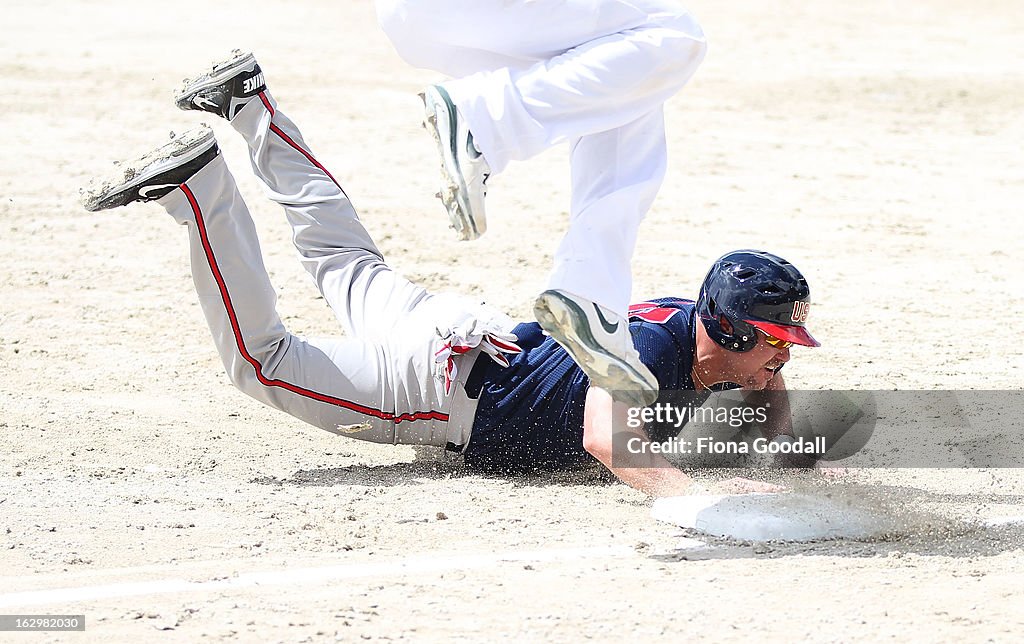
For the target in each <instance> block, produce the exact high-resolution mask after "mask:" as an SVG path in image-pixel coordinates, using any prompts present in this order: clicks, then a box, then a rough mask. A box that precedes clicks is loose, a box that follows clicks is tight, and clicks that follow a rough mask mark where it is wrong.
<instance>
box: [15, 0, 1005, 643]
mask: <svg viewBox="0 0 1024 644" xmlns="http://www.w3.org/2000/svg"><path fill="white" fill-rule="evenodd" d="M690 7H691V8H692V10H693V11H694V12H695V13H696V14H697V15H698V16H699V17H700V19H701V21H702V24H704V26H705V28H706V31H707V32H708V34H709V37H710V42H711V49H710V52H709V55H708V58H707V61H706V63H705V65H704V67H703V68H702V69H701V70H700V71H699V73H698V75H697V77H696V78H695V79H694V81H693V82H692V84H691V85H690V86H689V87H688V88H687V89H686V90H684V92H683V93H682V94H681V95H680V96H678V97H676V98H675V99H673V100H672V101H671V102H670V103H669V104H668V106H667V120H668V127H669V137H670V140H669V146H670V154H671V161H670V169H669V179H668V181H667V182H666V185H665V187H664V189H663V190H662V192H661V195H660V197H659V199H658V201H657V203H656V204H655V207H654V209H653V211H652V212H651V214H650V216H649V220H648V222H647V224H646V226H645V228H644V229H643V231H642V234H641V239H640V242H639V248H638V252H637V255H636V261H635V274H636V276H637V280H636V286H635V289H634V296H635V298H636V299H640V298H645V297H650V296H657V295H669V294H672V295H683V296H685V295H691V296H692V295H695V294H696V290H697V287H698V284H699V281H700V279H701V277H702V276H703V273H704V271H705V270H706V267H707V265H708V264H709V262H710V261H711V260H712V259H714V258H715V257H717V256H718V255H720V254H721V253H723V252H725V251H727V250H731V249H733V248H740V247H748V246H755V247H756V246H761V247H767V248H769V249H771V250H773V251H775V252H777V253H779V254H781V255H783V256H785V257H787V258H789V259H791V260H792V261H794V262H795V263H797V265H799V266H800V267H801V268H802V269H803V270H804V272H805V273H806V274H807V275H808V276H809V278H810V280H811V282H812V286H813V289H814V296H815V302H816V304H815V310H814V319H813V328H814V332H815V334H816V335H817V336H818V337H819V338H820V339H821V340H822V341H823V342H824V345H825V346H824V347H823V348H821V349H819V350H814V351H809V350H808V351H801V352H799V353H798V355H797V356H796V357H795V359H794V361H793V363H792V364H791V365H790V366H789V367H788V368H787V379H788V380H789V382H790V385H791V386H792V387H800V388H809V389H823V388H832V387H834V388H851V389H958V388H979V389H984V388H993V389H1020V388H1021V385H1022V375H1024V374H1022V369H1024V352H1022V348H1021V345H1022V343H1021V340H1022V339H1024V338H1022V334H1021V330H1020V320H1021V319H1022V314H1024V295H1022V291H1021V289H1020V287H1019V279H1018V278H1017V275H1018V274H1019V273H1020V272H1021V271H1022V270H1024V264H1022V262H1021V256H1022V252H1021V251H1022V250H1024V249H1022V239H1024V234H1022V233H1024V224H1022V223H1021V217H1020V214H1021V212H1020V209H1021V204H1022V203H1024V179H1022V176H1021V168H1022V167H1024V152H1022V148H1021V145H1020V142H1021V140H1024V72H1022V70H1021V67H1020V61H1021V60H1024V40H1022V39H1021V38H1020V33H1021V31H1022V30H1024V13H1021V12H1020V10H1019V9H1020V8H1019V6H1018V5H1017V3H1015V2H1009V1H1007V0H972V1H971V2H967V1H966V0H928V1H926V2H915V3H892V2H889V1H888V0H866V1H865V2H857V3H849V2H839V1H837V0H824V1H821V2H814V3H805V2H795V1H790V0H784V1H783V0H780V1H774V0H773V1H768V2H760V3H753V2H743V3H718V2H711V1H710V0H694V1H693V2H691V3H690ZM3 22H4V24H3V27H2V28H0V29H2V35H3V38H0V78H2V80H3V85H4V91H3V93H2V94H0V113H2V115H3V116H2V117H0V118H2V123H3V140H4V141H3V146H2V148H0V230H2V231H3V233H2V235H0V256H2V257H3V263H2V267H0V302H2V304H0V373H2V374H3V376H2V377H0V436H2V437H3V443H4V449H3V450H0V613H5V614H10V613H78V614H85V615H86V619H87V625H88V626H87V630H86V632H85V633H77V634H64V635H60V634H56V633H50V634H48V635H40V636H37V637H34V638H32V640H33V641H39V640H47V641H50V640H52V641H57V640H62V641H82V640H89V641H92V640H100V639H103V640H108V641H109V640H119V641H129V640H130V641H139V640H140V639H141V638H146V639H147V640H149V641H152V640H155V639H159V640H161V641H162V640H167V641H194V640H196V639H199V638H208V639H212V640H228V639H236V638H237V639H242V640H250V641H256V640H261V641H323V640H333V639H335V638H338V639H341V640H360V639H375V638H380V639H442V638H450V637H452V636H455V635H462V636H467V637H470V638H472V639H476V640H482V639H485V638H486V639H503V640H517V641H518V640H522V639H524V638H526V639H530V640H535V641H536V640H552V641H570V640H578V639H584V638H590V639H597V640H622V639H636V640H647V639H650V640H669V639H672V640H676V639H678V638H680V637H685V638H687V639H692V640H716V641H749V640H750V639H751V638H756V639H778V640H792V639H794V638H801V639H803V638H807V639H813V640H821V641H853V640H865V639H866V640H878V639H887V638H889V637H895V638H897V639H899V640H907V639H929V640H953V639H957V640H973V641H981V640H988V639H994V640H1012V639H1016V637H1017V636H1019V634H1020V632H1021V630H1022V629H1024V615H1022V613H1021V612H1020V599H1021V591H1020V587H1021V586H1020V579H1021V574H1022V573H1024V551H1022V550H1021V547H1022V544H1024V532H1022V530H1021V529H1020V527H1019V526H1017V527H1014V526H1008V527H1004V528H999V529H996V528H990V529H980V528H972V527H969V526H967V524H965V523H964V521H968V520H978V519H986V518H991V517H997V516H1004V517H1007V516H1018V515H1020V514H1024V512H1021V510H1022V508H1021V506H1022V505H1024V476H1022V475H1021V474H1020V473H1018V472H1017V471H1014V470H995V471H981V472H977V471H970V472H968V471H957V470H901V471H877V470H873V471H861V472H857V473H852V474H851V475H850V476H848V477H847V478H846V479H842V480H840V481H838V482H831V483H830V482H827V481H821V480H818V479H815V478H813V477H812V478H808V477H806V476H802V477H801V476H797V475H789V476H787V477H786V478H785V480H786V481H787V482H788V483H790V484H792V485H796V486H806V487H809V488H810V489H811V490H816V491H817V492H818V493H821V494H841V495H845V496H847V497H863V498H870V499H873V501H872V502H873V503H875V504H876V506H877V507H878V508H882V509H884V510H885V511H888V512H894V513H903V514H906V513H907V512H908V511H910V510H912V511H913V512H914V515H913V520H912V521H909V522H908V527H907V529H906V530H904V531H902V532H901V533H900V534H897V535H894V536H893V537H892V538H890V539H886V540H878V541H874V542H827V543H815V544H803V545H792V544H791V545H784V544H769V545H763V546H755V545H752V544H744V543H735V542H727V541H721V540H710V541H708V544H709V545H708V546H707V547H704V548H700V549H692V548H690V549H687V548H684V546H686V545H687V544H688V543H691V542H688V541H685V539H686V538H687V537H692V536H694V535H692V534H684V533H683V532H682V531H681V530H680V529H677V528H674V527H672V526H668V525H664V524H660V523H656V522H654V521H653V520H652V519H650V517H649V515H648V513H649V506H650V500H649V499H647V498H645V497H644V496H643V495H641V494H639V493H636V492H633V491H632V490H630V489H628V488H626V487H624V486H622V485H620V484H614V483H609V482H608V481H607V480H605V479H604V478H603V477H602V476H601V475H600V474H599V473H598V472H596V471H595V472H593V473H588V474H584V475H581V476H575V477H566V476H552V477H534V478H529V479H520V480H507V479H500V478H486V477H481V476H477V475H472V474H470V473H467V472H464V471H463V470H462V468H461V467H460V465H459V463H457V462H452V461H449V460H445V459H443V458H437V457H436V456H435V455H429V454H428V455H422V456H421V458H419V459H416V457H415V455H414V453H413V451H412V450H411V449H410V448H390V447H386V446H374V445H366V444H360V443H356V442H350V441H346V440H344V439H341V438H338V437H335V436H333V435H331V434H328V433H326V432H321V431H319V430H316V429H313V428H310V427H307V426H304V425H302V424H301V423H299V422H298V421H294V420H292V419H290V418H288V417H286V416H284V415H282V414H280V413H277V412H274V411H272V410H270V409H267V408H263V407H261V406H259V405H258V404H257V403H254V402H253V401H251V400H249V399H247V398H245V397H244V396H243V395H242V394H240V393H238V392H237V391H235V390H234V389H233V388H232V387H231V386H230V385H229V384H228V383H227V381H226V378H225V376H224V374H223V373H222V370H221V367H220V363H219V360H218V358H217V356H216V355H215V353H214V350H213V345H212V343H211V341H210V338H209V332H208V330H207V329H206V328H205V325H204V322H203V319H202V316H201V313H200V311H199V307H198V306H197V303H196V301H195V297H194V294H193V293H192V291H191V289H192V287H191V281H190V277H189V268H188V263H187V255H186V243H185V237H184V231H183V230H182V229H180V228H179V227H177V226H175V225H174V224H173V223H172V222H171V220H170V219H169V218H168V217H166V216H165V215H164V214H163V213H162V212H161V211H160V209H159V208H157V207H154V206H146V205H139V206H133V207H131V208H127V209H121V210H118V211H112V212H105V213H100V214H97V215H89V214H87V213H85V212H84V211H82V210H81V208H80V207H79V206H78V204H77V191H78V188H79V187H80V186H81V185H84V184H85V183H86V182H87V180H88V179H89V178H90V177H92V176H95V175H97V174H104V173H106V172H107V171H109V170H110V169H111V167H112V166H111V165H110V162H111V161H112V160H114V159H119V158H127V157H131V156H135V155H137V154H139V153H141V152H144V151H146V150H148V149H150V148H151V147H154V146H155V145H156V144H158V143H160V142H161V141H163V140H164V139H165V138H166V136H167V133H168V131H171V130H177V131H182V130H183V129H185V128H187V127H190V126H192V125H194V124H195V123H196V121H197V120H199V119H198V118H197V117H196V115H195V114H186V113H183V112H179V111H178V110H176V109H175V108H174V107H173V106H172V105H171V104H170V101H169V96H170V94H171V91H172V90H173V89H174V88H175V87H176V84H177V82H178V81H179V80H180V79H181V78H183V77H184V76H187V75H190V74H192V73H194V72H195V71H197V70H199V69H201V68H202V67H203V66H204V65H205V64H206V63H207V62H209V61H211V60H214V59H217V58H219V57H221V56H223V55H224V54H225V53H226V52H227V51H229V50H230V49H231V48H233V47H242V48H252V49H253V50H254V51H256V52H257V54H258V56H259V58H260V60H261V62H262V63H263V66H264V69H265V71H266V74H267V79H268V82H269V83H270V84H271V86H272V88H273V90H274V92H275V95H276V96H277V98H278V99H279V101H280V102H281V105H282V107H283V108H284V109H286V110H287V111H288V113H289V114H290V116H292V117H293V118H294V119H295V120H296V121H297V122H298V123H299V124H300V126H301V127H302V128H303V130H304V133H305V134H306V137H307V140H308V141H309V143H310V144H311V146H313V148H314V150H316V151H317V153H318V156H319V157H320V158H321V159H322V160H323V161H324V162H325V163H326V165H327V166H328V167H329V168H331V169H332V171H333V173H334V174H335V176H337V177H339V179H341V180H342V181H343V182H344V185H345V186H346V189H347V192H348V193H349V194H350V195H352V196H353V199H354V201H355V203H356V205H357V207H358V208H359V210H360V212H361V214H362V217H363V219H364V221H365V222H366V225H367V227H368V228H369V229H370V231H371V233H373V234H374V235H375V237H376V238H377V239H378V241H379V242H380V246H381V247H382V249H383V250H384V251H385V253H386V254H387V256H388V257H389V259H390V260H391V262H392V263H393V264H394V265H395V266H396V267H398V268H399V269H400V270H402V271H403V272H405V273H406V274H407V275H409V276H410V277H412V278H415V279H417V280H420V281H422V282H423V283H424V284H426V285H428V286H430V287H432V288H436V289H444V290H456V291H464V292H474V293H479V294H482V295H483V296H484V297H485V298H486V299H488V300H489V301H491V302H492V303H494V304H497V305H499V306H501V307H504V308H505V309H507V310H508V311H509V312H510V313H512V314H513V315H514V316H516V317H520V318H525V317H526V316H527V314H528V311H529V304H530V301H531V298H532V295H533V294H534V293H535V291H537V290H538V289H539V288H540V287H541V286H542V285H543V283H544V275H545V272H546V268H547V266H548V265H549V262H550V257H551V252H552V250H553V248H554V239H555V238H556V237H557V235H558V234H559V231H561V230H562V229H564V226H565V223H566V210H567V204H568V192H567V164H566V154H565V150H564V149H556V150H553V151H551V152H549V153H547V154H545V155H543V156H542V157H540V158H538V159H536V160H534V161H532V162H530V163H527V164H519V165H516V166H514V167H512V168H511V169H510V170H509V171H508V172H507V173H505V174H503V175H502V176H501V177H498V178H495V180H494V181H493V187H492V191H491V195H490V196H489V210H490V213H491V220H490V224H491V230H490V232H489V233H488V235H487V236H486V237H485V238H484V239H483V240H481V241H480V242H478V243H474V244H472V245H464V244H463V245H460V244H459V243H457V242H455V241H453V236H452V235H451V234H450V232H449V231H448V230H447V229H446V227H445V224H444V216H443V214H442V212H441V211H440V206H439V204H437V202H436V201H434V200H433V199H432V197H431V195H432V194H433V192H434V190H435V187H434V185H433V184H434V178H435V166H434V163H435V161H434V151H433V149H432V143H431V141H430V140H429V138H428V137H426V136H425V135H424V134H423V133H422V132H421V131H420V129H419V127H418V121H417V118H418V113H419V111H418V102H417V100H416V98H415V93H416V91H417V90H418V89H419V88H420V86H422V85H423V84H425V83H428V82H431V81H433V80H435V79H436V77H435V76H434V75H432V74H430V73H426V72H421V71H417V70H414V69H410V68H408V67H407V66H405V65H404V64H403V63H402V62H401V61H400V60H399V59H398V58H397V56H396V55H395V54H394V53H393V52H392V50H391V49H390V46H389V45H388V43H387V42H386V40H385V38H384V36H383V34H381V33H380V31H379V30H378V29H377V27H376V24H375V21H374V17H373V11H372V3H370V2H359V3H356V2H352V1H348V2H323V1H320V0H313V1H310V2H303V3H298V4H297V6H288V5H287V4H284V3H270V2H265V1H264V0H247V1H246V2H238V1H237V0H224V1H222V2H218V3H213V4H209V3H200V2H197V1H196V0H183V1H182V2H178V3H174V7H173V9H172V8H171V7H170V5H164V4H154V5H152V7H150V6H149V5H146V6H145V7H143V5H141V4H139V3H130V2H125V1H123V0H110V1H108V2H103V3H71V2H57V1H54V0H33V1H32V2H27V1H24V0H13V1H12V2H8V3H6V5H5V11H4V20H3ZM207 120H208V121H210V122H211V123H212V124H213V125H214V127H215V128H216V129H217V132H218V133H219V134H220V135H221V140H222V147H223V149H224V150H225V155H226V157H227V159H228V162H229V164H230V165H231V166H232V167H234V168H235V172H236V174H237V176H238V177H239V181H240V185H241V188H242V190H243V192H244V193H245V194H247V195H250V197H251V198H250V205H251V207H252V209H253V212H254V217H255V219H256V222H257V226H258V228H259V232H260V235H261V239H262V241H263V244H264V250H265V254H266V258H267V264H268V268H269V270H270V272H271V275H272V279H273V282H274V284H275V286H276V287H277V288H278V290H279V294H280V307H281V311H282V315H283V317H284V318H285V321H286V323H287V324H288V325H289V326H290V327H291V328H292V330H294V331H296V332H299V333H303V334H309V335H314V334H332V333H335V328H334V325H333V320H332V318H331V316H330V314H329V312H328V311H327V310H326V308H325V306H324V303H323V301H322V300H321V299H319V298H318V297H317V295H316V293H315V291H314V289H313V288H312V286H311V284H310V282H309V280H308V278H307V277H306V275H305V274H304V273H303V272H302V270H301V268H300V267H299V265H298V262H296V261H295V259H294V251H293V249H292V248H291V246H290V242H289V239H288V233H287V226H286V224H285V222H284V220H283V217H281V216H280V213H279V212H277V208H276V206H275V205H273V204H271V203H269V202H266V201H264V200H263V199H261V198H260V197H259V192H258V188H257V187H256V185H255V182H254V181H253V180H252V179H251V177H249V175H248V172H247V170H246V168H247V164H246V161H245V157H244V152H243V149H242V147H241V145H240V141H238V140H236V138H237V137H233V136H231V132H230V130H229V128H228V127H227V125H226V124H224V123H223V122H216V123H214V122H213V118H212V117H210V118H209V119H207ZM714 476H715V474H714V473H711V474H708V475H707V477H711V478H713V477H714ZM60 589H69V590H67V592H58V591H59V590H60ZM30 591H50V592H42V593H41V594H26V593H29V592H30ZM0 639H4V638H3V636H0ZM28 639H29V638H28V637H24V638H20V639H18V640H17V641H23V640H26V641H27V640H28Z"/></svg>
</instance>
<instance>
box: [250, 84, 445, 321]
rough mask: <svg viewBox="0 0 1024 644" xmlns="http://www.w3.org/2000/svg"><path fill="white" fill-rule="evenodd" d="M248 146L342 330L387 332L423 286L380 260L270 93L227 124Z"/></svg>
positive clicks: (340, 193) (418, 300)
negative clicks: (413, 282) (280, 206)
mask: <svg viewBox="0 0 1024 644" xmlns="http://www.w3.org/2000/svg"><path fill="white" fill-rule="evenodd" d="M231 125H232V126H233V127H234V128H235V130H237V131H238V132H239V133H240V134H241V135H242V136H243V138H245V140H246V143H247V144H248V146H249V154H250V160H251V162H252V168H253V171H254V173H255V174H256V177H257V178H258V179H259V180H260V182H261V183H262V185H263V189H264V192H265V193H266V194H267V196H268V197H269V198H270V199H272V200H273V201H276V202H277V203H279V204H281V205H282V206H283V207H284V211H285V215H286V216H287V218H288V222H289V223H290V224H291V226H292V239H293V241H294V243H295V247H296V249H297V250H298V251H299V255H300V256H301V259H302V264H303V266H304V267H305V268H306V270H307V271H308V272H309V274H310V275H311V276H312V277H313V280H314V281H315V282H316V285H317V288H318V289H320V292H321V293H322V294H323V296H324V299H325V300H327V303H328V305H330V307H331V310H332V311H334V314H335V316H336V317H337V318H338V321H339V322H340V323H341V325H342V327H343V328H344V329H345V330H346V331H348V332H349V333H351V334H354V335H355V336H356V337H359V338H361V339H364V340H371V339H378V340H380V339H383V338H386V337H388V335H389V333H390V331H391V329H392V327H393V326H394V325H395V324H396V323H397V322H398V321H400V320H402V319H403V318H404V316H405V315H406V314H407V313H409V312H410V311H412V310H413V309H414V308H415V307H416V306H417V305H418V304H420V303H421V302H422V301H423V300H424V299H425V298H428V297H430V296H429V295H428V294H427V291H426V290H425V289H424V288H423V287H421V286H418V285H415V284H412V283H411V282H409V281H408V280H407V279H405V278H404V277H402V276H401V275H398V274H396V273H395V272H394V271H392V270H391V268H390V267H389V266H388V265H387V264H386V263H385V262H384V259H383V258H382V256H381V253H380V251H379V250H378V249H377V247H376V245H375V244H374V243H373V240H372V239H370V235H369V234H368V233H367V232H366V229H365V228H364V227H363V225H362V223H361V222H360V221H359V218H358V216H357V215H356V212H355V210H354V209H353V207H352V204H351V202H350V201H349V199H348V196H347V195H346V194H345V192H344V190H342V188H341V186H340V185H339V184H338V183H337V181H335V179H334V178H333V177H332V176H331V174H330V173H329V171H328V170H327V169H326V168H324V167H323V166H322V165H321V164H320V163H319V162H318V161H317V160H316V159H315V157H314V156H313V154H312V152H311V151H310V150H309V146H308V145H307V144H306V142H305V141H304V139H303V137H302V134H301V133H300V132H299V130H298V128H297V127H296V126H295V124H294V123H293V122H292V121H291V120H290V119H289V118H288V117H287V116H286V115H285V114H284V113H283V112H281V111H280V110H279V109H277V102H276V101H275V100H274V99H273V97H272V96H271V95H270V93H269V92H263V94H262V95H261V96H260V97H259V100H253V101H251V102H250V103H249V105H247V106H246V107H245V108H244V109H243V110H242V111H241V112H239V113H238V115H237V116H236V117H235V118H234V119H233V120H232V121H231Z"/></svg>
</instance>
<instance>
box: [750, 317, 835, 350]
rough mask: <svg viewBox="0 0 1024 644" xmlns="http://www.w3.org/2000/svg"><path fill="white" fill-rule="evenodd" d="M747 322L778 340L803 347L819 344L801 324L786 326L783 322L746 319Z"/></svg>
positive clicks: (817, 345) (818, 345)
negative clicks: (775, 322)
mask: <svg viewBox="0 0 1024 644" xmlns="http://www.w3.org/2000/svg"><path fill="white" fill-rule="evenodd" d="M747 322H748V323H750V324H753V325H754V326H755V327H757V328H759V329H761V330H762V331H764V332H765V333H767V334H768V335H770V336H774V337H776V338H778V339H780V340H785V341H787V342H792V343H794V344H799V345H803V346H805V347H820V346H821V343H820V342H818V341H817V340H815V339H814V337H813V336H812V335H811V334H810V333H808V332H807V329H805V328H804V327H802V326H787V325H785V324H774V323H772V322H765V321H763V320H747Z"/></svg>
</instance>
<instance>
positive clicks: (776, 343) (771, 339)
mask: <svg viewBox="0 0 1024 644" xmlns="http://www.w3.org/2000/svg"><path fill="white" fill-rule="evenodd" d="M757 331H758V333H760V334H761V335H763V336H764V341H765V342H767V343H768V344H770V345H772V346H773V347H775V348H776V349H788V348H790V347H791V346H793V345H794V344H796V343H795V342H790V341H789V340H780V339H778V338H776V337H775V336H774V335H768V334H767V333H765V332H764V331H762V330H761V329H758V330H757Z"/></svg>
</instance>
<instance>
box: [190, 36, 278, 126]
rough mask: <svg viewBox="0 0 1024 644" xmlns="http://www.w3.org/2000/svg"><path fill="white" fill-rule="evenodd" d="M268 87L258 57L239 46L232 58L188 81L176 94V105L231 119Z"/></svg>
mask: <svg viewBox="0 0 1024 644" xmlns="http://www.w3.org/2000/svg"><path fill="white" fill-rule="evenodd" d="M265 89H267V84H266V83H265V82H264V81H263V70H261V69H260V66H259V63H257V62H256V57H255V56H253V55H252V53H251V52H244V51H241V50H238V49H236V50H235V51H234V52H233V53H232V56H231V58H229V59H228V60H225V61H223V62H219V63H216V64H215V65H214V66H213V69H211V70H210V71H209V72H206V73H205V74H202V75H200V76H196V77H195V78H190V79H187V80H185V81H184V84H183V85H182V87H181V89H180V90H178V93H177V94H175V96H174V104H175V105H177V106H178V107H179V108H181V109H183V110H200V111H203V112H209V113H211V114H216V115H217V116H222V117H224V118H226V119H227V120H229V121H230V120H231V119H233V118H235V115H236V114H238V111H239V110H240V109H242V108H243V107H245V106H246V105H247V104H248V103H249V101H251V100H252V99H253V98H255V97H256V96H257V95H259V93H260V92H262V91H264V90H265Z"/></svg>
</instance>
